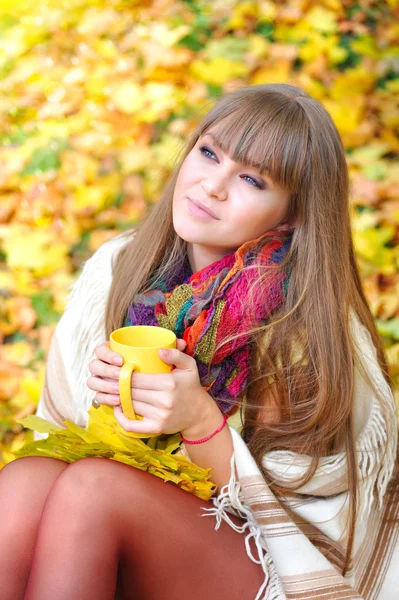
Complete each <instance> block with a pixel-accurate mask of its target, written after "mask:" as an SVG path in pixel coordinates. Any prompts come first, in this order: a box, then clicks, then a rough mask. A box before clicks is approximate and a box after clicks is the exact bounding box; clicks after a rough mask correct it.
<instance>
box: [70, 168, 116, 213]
mask: <svg viewBox="0 0 399 600" xmlns="http://www.w3.org/2000/svg"><path fill="white" fill-rule="evenodd" d="M120 185H121V176H120V174H119V173H110V174H109V175H106V176H104V177H101V178H98V179H97V182H96V183H94V184H92V185H81V186H79V187H78V188H77V189H76V191H75V194H74V199H73V209H74V210H75V211H76V212H86V211H89V212H95V213H98V212H100V211H102V210H104V209H105V208H107V207H108V206H110V204H112V201H113V200H114V198H115V196H116V194H117V193H118V191H119V190H120Z"/></svg>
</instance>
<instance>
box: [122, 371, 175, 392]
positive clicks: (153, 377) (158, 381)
mask: <svg viewBox="0 0 399 600" xmlns="http://www.w3.org/2000/svg"><path fill="white" fill-rule="evenodd" d="M174 388H175V383H174V380H173V376H172V375H171V373H137V371H133V374H132V389H140V390H153V391H156V392H160V391H163V392H171V391H173V390H174Z"/></svg>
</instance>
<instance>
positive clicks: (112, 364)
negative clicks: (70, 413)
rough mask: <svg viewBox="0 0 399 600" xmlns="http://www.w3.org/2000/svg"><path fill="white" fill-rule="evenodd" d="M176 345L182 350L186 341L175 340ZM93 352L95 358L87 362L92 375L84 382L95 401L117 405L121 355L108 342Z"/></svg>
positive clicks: (118, 402)
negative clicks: (93, 394)
mask: <svg viewBox="0 0 399 600" xmlns="http://www.w3.org/2000/svg"><path fill="white" fill-rule="evenodd" d="M177 347H178V348H179V349H180V350H184V348H185V347H186V342H185V341H184V340H177ZM94 354H95V355H96V357H97V358H96V359H94V360H92V361H91V362H90V364H89V370H90V373H92V376H91V377H89V378H88V379H87V381H86V384H87V386H88V387H89V388H90V389H91V390H93V391H95V392H96V396H95V399H96V400H97V402H99V403H100V404H108V405H110V406H119V404H120V397H119V374H120V371H121V369H120V366H118V365H122V364H123V357H122V356H121V355H120V354H117V353H116V352H113V350H111V349H110V347H109V342H104V343H103V344H100V345H99V346H97V347H96V349H95V350H94ZM151 377H152V376H151Z"/></svg>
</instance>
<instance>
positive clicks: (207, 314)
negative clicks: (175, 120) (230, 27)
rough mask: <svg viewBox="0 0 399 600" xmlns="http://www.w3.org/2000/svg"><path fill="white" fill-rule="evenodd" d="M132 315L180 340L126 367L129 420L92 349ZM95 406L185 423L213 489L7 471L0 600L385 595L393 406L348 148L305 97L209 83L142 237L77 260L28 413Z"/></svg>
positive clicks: (44, 462) (76, 473)
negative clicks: (165, 369)
mask: <svg viewBox="0 0 399 600" xmlns="http://www.w3.org/2000/svg"><path fill="white" fill-rule="evenodd" d="M131 324H150V325H158V326H162V327H167V328H169V329H172V330H173V331H175V333H176V335H177V338H178V347H177V349H176V350H170V351H168V352H167V353H166V354H160V355H161V358H162V359H163V360H164V361H165V362H167V363H169V364H171V365H174V366H175V368H174V369H173V370H172V371H171V372H170V373H167V374H159V375H155V376H154V375H151V376H149V375H145V374H141V373H134V374H133V377H132V398H133V405H134V409H135V411H136V412H137V413H138V414H141V415H143V420H141V421H132V420H129V419H127V418H126V417H125V416H124V415H123V413H122V411H121V408H120V405H119V396H118V385H117V382H118V377H119V368H120V367H119V366H118V365H120V364H121V362H120V357H119V356H118V355H117V354H115V353H114V352H112V351H111V350H110V348H109V343H108V341H107V340H108V339H109V334H110V333H111V331H113V330H114V329H117V328H119V327H122V326H126V325H131ZM92 402H93V403H94V406H99V405H100V404H106V405H110V406H113V407H114V412H115V416H116V419H117V420H118V422H119V424H120V425H121V426H122V427H123V428H124V429H125V430H126V431H135V432H139V433H143V432H146V433H154V434H161V433H162V434H175V433H176V432H180V433H181V436H182V440H184V442H182V445H181V448H180V450H179V452H181V453H185V454H186V456H187V457H188V458H189V459H190V460H191V461H192V462H193V463H196V464H197V465H199V466H201V467H205V468H208V467H209V468H211V478H212V481H214V482H215V483H216V484H217V486H218V488H217V491H216V493H215V495H214V496H213V498H212V500H211V502H208V503H207V502H205V501H203V500H200V499H199V498H198V497H196V496H194V495H193V494H189V493H187V492H185V491H183V490H181V489H179V487H177V486H176V485H175V484H173V483H170V482H168V483H166V484H165V483H164V482H162V481H161V480H160V479H158V478H157V477H154V476H152V475H150V474H148V473H145V472H142V471H140V470H139V469H136V468H133V467H131V466H128V465H126V464H121V463H118V462H115V461H111V460H106V459H99V458H81V459H80V460H74V461H73V462H72V463H71V464H67V463H66V462H64V461H62V460H59V459H57V458H55V457H53V456H51V455H50V456H47V457H44V456H29V457H25V458H20V459H18V460H16V461H14V462H12V463H10V464H8V465H7V466H6V467H5V468H4V469H3V471H2V473H1V474H0V511H1V514H2V515H3V517H4V516H7V519H6V522H5V521H4V520H3V523H2V526H1V534H0V579H1V582H2V584H1V585H2V593H1V598H2V600H18V599H19V598H26V599H27V600H39V599H40V600H47V599H51V600H63V599H64V598H65V599H67V598H68V600H69V599H70V598H79V600H86V599H87V600H89V599H90V600H92V599H93V598H95V599H96V600H103V599H104V600H112V599H113V598H114V597H115V596H116V597H117V598H124V599H125V600H130V599H133V598H134V599H135V600H138V599H140V600H155V599H157V600H158V599H159V598H162V600H176V598H181V597H185V598H189V599H190V600H197V599H199V598H203V597H207V598H208V599H209V600H216V599H217V600H221V599H226V600H227V599H229V600H232V599H235V598H240V599H244V598H245V599H248V600H254V599H255V598H256V599H257V600H260V599H261V598H265V599H274V600H275V599H278V600H280V599H283V598H298V599H303V598H309V597H312V598H314V599H318V598H320V599H323V600H326V599H327V598H335V599H338V600H339V599H341V598H342V599H343V598H365V599H370V600H371V598H373V599H376V598H378V599H379V600H387V599H389V598H394V597H396V593H397V589H398V585H399V581H398V574H397V573H394V572H393V569H392V568H391V567H392V565H394V564H395V561H397V560H398V558H399V550H398V543H397V541H398V527H397V513H398V504H399V503H398V485H397V471H396V470H395V469H396V466H395V465H396V460H395V459H396V448H397V421H396V415H395V405H394V400H393V395H392V392H391V383H390V379H389V375H388V369H387V364H386V359H385V356H384V351H383V347H382V345H381V342H380V339H379V337H378V334H377V331H376V328H375V325H374V321H373V317H372V315H371V313H370V310H369V307H368V305H367V301H366V299H365V296H364V293H363V291H362V287H361V282H360V278H359V272H358V268H357V265H356V261H355V256H354V250H353V243H352V237H351V227H350V217H349V182H348V170H347V165H346V162H345V153H344V148H343V145H342V142H341V139H340V137H339V134H338V132H337V129H336V127H335V126H334V123H333V121H332V119H331V118H330V116H329V115H328V113H327V112H326V111H325V109H324V108H323V107H322V105H321V104H320V103H319V102H317V101H316V100H314V99H313V98H311V97H309V96H308V95H307V94H306V93H305V92H304V91H302V90H301V89H299V88H297V87H294V86H291V85H285V84H270V85H257V86H251V87H248V88H243V89H239V90H236V91H234V92H232V93H230V94H227V95H225V96H224V97H223V98H222V99H221V100H220V101H219V102H218V103H217V104H216V105H215V106H213V107H212V108H211V110H210V111H209V112H208V113H207V114H206V115H205V117H204V118H203V119H202V120H201V122H200V124H199V125H198V127H197V128H196V130H195V131H194V133H193V134H192V136H191V138H190V139H189V141H188V143H187V146H186V149H185V150H184V152H183V156H182V157H181V160H180V161H179V163H178V165H177V166H176V168H175V169H174V171H173V172H172V174H171V176H170V178H169V180H168V182H167V184H166V186H165V189H164V192H163V194H162V196H161V198H160V200H159V202H158V203H157V204H156V205H154V207H153V208H152V210H151V213H150V214H149V216H148V217H147V218H146V220H145V221H144V223H143V224H142V225H141V227H140V228H139V230H138V231H136V232H131V231H129V232H127V233H126V234H123V235H120V236H117V237H115V238H113V239H112V240H111V241H109V242H107V243H105V244H103V245H102V246H101V248H100V249H99V250H98V251H97V252H96V253H95V254H94V255H93V257H92V258H91V259H89V260H88V261H87V263H86V264H85V267H84V269H83V273H82V275H81V276H80V278H79V279H78V281H77V282H76V283H75V285H74V287H73V290H72V293H71V295H70V298H69V301H68V305H67V308H66V311H65V313H64V315H63V316H62V318H61V320H60V321H59V323H58V324H57V328H56V330H55V334H54V336H53V339H52V342H51V347H50V352H49V357H48V362H47V369H46V381H45V386H44V389H43V393H42V397H41V400H40V404H39V408H38V412H37V414H38V415H39V416H42V417H45V418H47V419H48V420H50V421H52V422H53V423H56V424H58V425H60V426H63V423H62V421H63V419H70V420H72V421H74V422H75V423H76V424H78V425H81V426H85V425H87V422H88V418H87V411H88V409H89V408H90V406H91V403H92ZM226 417H227V418H228V425H227V426H223V425H224V424H225V418H226ZM36 437H37V439H40V438H41V437H45V436H43V435H39V434H37V436H36ZM61 458H62V456H61ZM77 458H79V457H77ZM204 507H206V508H205V510H204ZM202 516H208V517H211V518H205V519H203V518H200V517H202ZM212 517H216V527H215V519H214V518H212ZM242 533H245V536H244V537H243V536H242ZM244 542H245V543H244ZM395 577H396V580H395Z"/></svg>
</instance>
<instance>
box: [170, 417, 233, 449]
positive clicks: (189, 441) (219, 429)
mask: <svg viewBox="0 0 399 600" xmlns="http://www.w3.org/2000/svg"><path fill="white" fill-rule="evenodd" d="M226 423H227V417H226V415H223V423H222V424H221V425H220V427H218V428H217V429H216V431H214V432H213V433H211V435H208V436H207V437H204V438H202V439H200V440H186V439H185V438H184V437H183V436H182V434H180V437H181V439H182V441H183V442H184V443H185V444H202V442H207V441H208V440H210V439H211V438H213V436H214V435H216V434H217V433H219V431H222V429H223V427H224V426H225V425H226Z"/></svg>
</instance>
